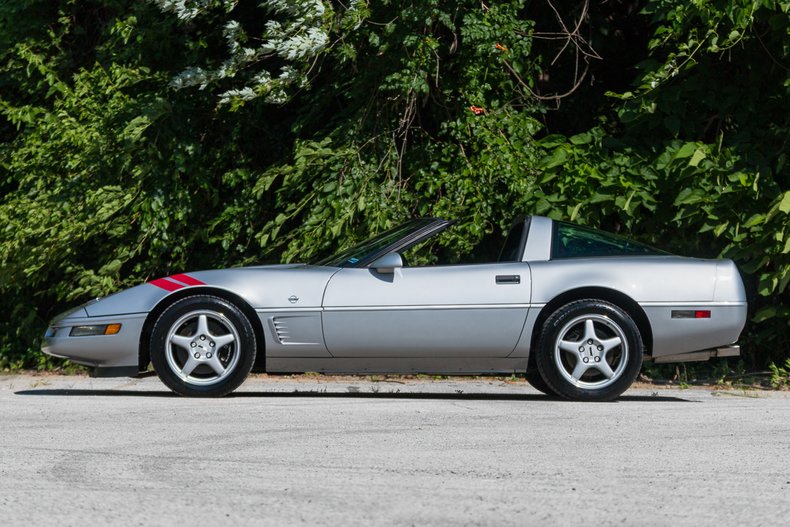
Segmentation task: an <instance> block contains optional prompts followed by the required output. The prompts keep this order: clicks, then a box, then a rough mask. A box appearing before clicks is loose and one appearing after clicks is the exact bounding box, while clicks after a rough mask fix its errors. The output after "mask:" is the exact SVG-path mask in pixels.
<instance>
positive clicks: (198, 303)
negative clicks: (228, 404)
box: [151, 295, 255, 397]
mask: <svg viewBox="0 0 790 527" xmlns="http://www.w3.org/2000/svg"><path fill="white" fill-rule="evenodd" d="M254 361H255V333H254V331H253V329H252V326H251V324H250V321H249V320H248V319H247V317H246V316H245V315H244V313H243V312H242V311H241V310H240V309H239V308H238V307H236V306H235V305H233V304H232V303H230V302H228V301H227V300H225V299H222V298H219V297H215V296H209V295H196V296H190V297H187V298H184V299H182V300H179V301H177V302H175V303H174V304H172V305H171V306H169V307H168V308H167V309H166V310H165V311H164V312H163V313H162V314H161V316H160V317H159V319H158V320H157V321H156V324H155V325H154V329H153V331H152V333H151V362H152V364H153V366H154V369H155V370H156V373H157V374H158V375H159V378H160V379H162V382H164V383H165V384H166V385H167V386H168V387H169V388H170V389H172V390H173V391H175V392H176V393H179V394H181V395H192V396H203V397H221V396H223V395H226V394H228V393H230V392H232V391H233V390H235V389H236V388H237V387H238V386H239V385H240V384H241V383H242V382H244V379H245V378H246V377H247V375H248V374H249V372H250V369H251V368H252V364H253V362H254Z"/></svg>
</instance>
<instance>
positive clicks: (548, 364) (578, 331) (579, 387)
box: [535, 300, 644, 401]
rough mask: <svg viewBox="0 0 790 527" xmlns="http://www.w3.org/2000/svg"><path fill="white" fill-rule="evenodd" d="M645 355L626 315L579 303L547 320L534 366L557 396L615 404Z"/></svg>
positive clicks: (614, 309)
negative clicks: (536, 366)
mask: <svg viewBox="0 0 790 527" xmlns="http://www.w3.org/2000/svg"><path fill="white" fill-rule="evenodd" d="M643 353H644V345H643V343H642V338H641V335H640V334H639V329H638V328H637V326H636V324H635V323H634V321H633V320H632V319H631V317H630V316H629V315H628V313H626V312H625V311H623V310H622V309H621V308H619V307H617V306H615V305H614V304H610V303H609V302H604V301H602V300H579V301H576V302H571V303H570V304H567V305H565V306H563V307H561V308H560V309H558V310H557V311H555V312H554V313H553V314H552V315H551V316H550V317H549V318H548V320H547V321H546V323H545V324H544V325H543V331H542V333H541V336H540V341H539V344H538V349H537V352H536V356H535V360H536V363H537V365H538V370H539V372H540V376H541V377H542V378H543V380H544V381H545V382H546V384H547V385H548V387H549V388H550V389H552V390H553V391H554V392H556V394H557V395H560V396H562V397H565V398H566V399H573V400H579V401H611V400H613V399H616V398H617V397H619V396H620V395H621V394H622V393H623V392H624V391H625V390H627V389H628V387H629V386H631V384H632V383H633V382H634V380H635V379H636V376H637V375H639V370H640V368H641V367H642V354H643Z"/></svg>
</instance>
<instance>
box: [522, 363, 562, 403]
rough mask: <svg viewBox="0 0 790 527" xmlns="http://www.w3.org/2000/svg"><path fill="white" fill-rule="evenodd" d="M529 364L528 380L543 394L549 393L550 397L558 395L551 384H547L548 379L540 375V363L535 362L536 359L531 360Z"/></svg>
mask: <svg viewBox="0 0 790 527" xmlns="http://www.w3.org/2000/svg"><path fill="white" fill-rule="evenodd" d="M529 363H530V364H529V366H528V367H527V373H526V378H527V382H528V383H529V384H530V386H532V387H533V388H535V389H536V390H537V391H539V392H540V393H542V394H545V395H548V396H549V397H557V392H555V391H554V390H552V389H551V386H549V385H548V384H546V381H544V380H543V377H541V376H540V371H538V365H537V364H535V361H534V359H533V360H530V361H529Z"/></svg>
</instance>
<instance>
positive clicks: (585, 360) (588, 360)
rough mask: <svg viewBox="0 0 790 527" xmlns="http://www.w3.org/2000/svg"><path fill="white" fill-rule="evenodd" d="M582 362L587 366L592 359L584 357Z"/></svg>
mask: <svg viewBox="0 0 790 527" xmlns="http://www.w3.org/2000/svg"><path fill="white" fill-rule="evenodd" d="M582 360H583V361H584V363H585V364H587V363H588V362H590V359H588V358H587V357H584V358H583V359H582Z"/></svg>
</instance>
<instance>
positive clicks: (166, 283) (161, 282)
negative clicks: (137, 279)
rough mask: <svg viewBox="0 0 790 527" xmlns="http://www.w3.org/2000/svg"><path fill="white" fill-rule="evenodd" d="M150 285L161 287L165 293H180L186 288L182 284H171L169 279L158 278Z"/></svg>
mask: <svg viewBox="0 0 790 527" xmlns="http://www.w3.org/2000/svg"><path fill="white" fill-rule="evenodd" d="M148 283H149V284H151V285H155V286H156V287H161V288H162V289H164V290H165V291H178V290H179V289H181V288H182V287H184V286H183V285H181V284H177V283H175V282H171V281H170V280H168V279H167V278H157V279H156V280H151V281H150V282H148Z"/></svg>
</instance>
